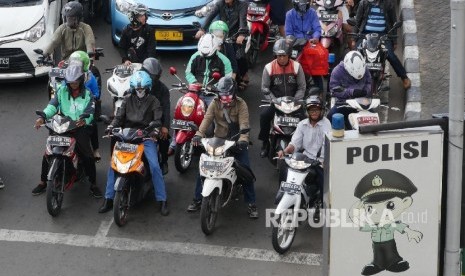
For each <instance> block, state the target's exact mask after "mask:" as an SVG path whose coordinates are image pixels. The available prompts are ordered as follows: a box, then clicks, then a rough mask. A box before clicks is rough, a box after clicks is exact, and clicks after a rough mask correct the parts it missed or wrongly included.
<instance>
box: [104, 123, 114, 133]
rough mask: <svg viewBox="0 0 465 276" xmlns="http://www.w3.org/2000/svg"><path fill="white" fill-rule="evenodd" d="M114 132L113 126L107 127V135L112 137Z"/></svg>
mask: <svg viewBox="0 0 465 276" xmlns="http://www.w3.org/2000/svg"><path fill="white" fill-rule="evenodd" d="M112 132H113V126H112V125H108V126H107V129H105V134H106V135H110V134H111V133H112Z"/></svg>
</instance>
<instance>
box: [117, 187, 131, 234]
mask: <svg viewBox="0 0 465 276" xmlns="http://www.w3.org/2000/svg"><path fill="white" fill-rule="evenodd" d="M128 213H129V187H128V186H127V185H126V186H125V187H123V189H122V190H121V191H117V192H116V195H115V200H114V203H113V217H114V220H115V223H116V225H118V226H120V227H121V226H124V225H125V224H126V223H127V218H128Z"/></svg>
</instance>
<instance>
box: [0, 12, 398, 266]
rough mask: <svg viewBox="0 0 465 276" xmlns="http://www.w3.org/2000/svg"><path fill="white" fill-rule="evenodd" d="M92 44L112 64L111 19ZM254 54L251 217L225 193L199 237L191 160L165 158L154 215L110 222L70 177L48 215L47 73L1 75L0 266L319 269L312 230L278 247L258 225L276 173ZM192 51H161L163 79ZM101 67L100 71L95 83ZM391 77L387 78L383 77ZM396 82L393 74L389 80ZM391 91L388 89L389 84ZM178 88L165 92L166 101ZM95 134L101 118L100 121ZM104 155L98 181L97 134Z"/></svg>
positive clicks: (137, 213) (247, 95)
mask: <svg viewBox="0 0 465 276" xmlns="http://www.w3.org/2000/svg"><path fill="white" fill-rule="evenodd" d="M93 27H94V32H95V35H96V39H97V46H98V47H103V48H104V49H105V57H104V58H102V59H101V60H100V61H98V63H97V66H98V67H99V68H100V70H101V71H102V72H103V71H104V69H105V68H110V67H112V66H114V65H116V64H118V63H120V57H119V54H118V52H117V50H116V48H114V46H113V45H112V43H111V40H110V26H109V25H108V24H106V23H104V22H103V20H102V21H101V22H98V24H96V25H94V26H93ZM268 50H269V51H267V53H265V54H263V55H260V57H259V64H258V65H257V66H256V67H255V68H254V69H252V70H251V73H250V76H251V82H250V86H249V88H248V89H247V91H246V92H244V93H241V94H240V96H241V97H243V98H244V99H245V100H246V101H247V103H248V104H249V110H250V120H251V127H252V131H251V137H252V141H253V143H254V145H253V146H252V147H251V148H250V150H249V154H250V159H251V164H252V169H253V170H254V172H255V174H256V176H257V182H256V184H255V185H256V187H255V189H256V193H257V205H258V208H259V214H260V218H259V219H258V220H250V219H249V218H248V216H247V213H246V205H245V204H244V203H243V202H242V201H238V202H233V203H232V204H231V205H229V206H227V207H226V208H224V209H222V210H221V212H220V215H219V219H218V221H217V230H216V232H215V233H214V234H213V235H211V236H208V237H207V236H205V235H204V234H203V233H202V231H201V229H200V220H199V214H198V213H194V214H191V213H187V212H186V211H185V209H186V207H187V205H188V204H189V203H190V201H191V199H192V197H193V190H194V183H195V176H196V165H197V162H194V164H193V165H194V166H193V167H192V168H191V169H190V171H188V172H187V173H185V174H182V175H181V174H179V173H178V172H177V171H176V169H175V167H174V164H173V160H172V159H170V161H169V168H170V172H169V174H168V175H166V177H165V182H166V187H167V193H168V201H169V205H170V209H171V213H170V215H169V216H168V217H162V216H161V215H160V214H159V211H158V208H157V206H156V204H155V202H154V201H150V200H147V201H145V202H144V203H142V205H141V206H139V207H137V208H134V209H132V210H131V213H130V220H129V222H128V224H127V225H126V226H124V227H122V228H119V227H118V226H116V225H115V224H114V223H112V214H111V212H110V213H107V214H98V213H97V210H98V208H99V207H100V205H101V203H102V201H103V200H97V199H94V198H92V197H90V196H89V195H88V189H89V187H88V185H87V184H81V183H78V184H77V185H75V186H74V187H73V188H72V189H71V190H70V191H68V192H67V193H65V199H64V206H63V210H62V213H61V214H60V216H59V217H57V218H52V217H51V216H50V215H49V214H48V213H47V210H46V203H45V194H43V195H40V196H32V194H31V190H32V189H33V187H35V185H36V184H37V183H38V181H39V174H40V161H41V156H42V154H43V152H44V145H45V140H46V137H47V131H46V130H45V129H40V130H39V131H36V130H35V129H33V124H34V121H35V119H36V115H35V112H34V111H35V110H37V109H43V108H44V107H45V106H46V104H47V92H46V85H47V81H46V79H44V78H43V79H37V80H30V81H27V82H24V83H2V84H1V91H0V130H1V131H0V133H1V134H0V141H1V143H0V145H1V155H0V175H1V176H2V177H3V179H4V180H5V183H6V187H5V188H4V189H3V190H0V248H1V249H0V267H1V272H0V275H98V274H100V275H108V274H110V273H111V274H115V275H124V274H130V273H131V274H134V275H283V274H287V275H321V255H320V253H321V250H322V232H321V229H311V228H310V227H309V226H302V227H300V228H299V231H298V232H297V237H296V239H295V241H294V244H293V247H292V249H291V251H292V253H291V254H287V255H286V256H283V257H282V256H279V255H278V254H276V253H275V252H274V251H273V248H272V245H271V228H267V227H266V226H265V209H266V208H273V207H274V205H273V201H274V196H275V190H276V182H277V180H276V179H277V173H276V171H275V170H274V169H273V167H272V166H271V164H270V163H269V162H268V161H267V160H265V159H260V158H259V151H260V143H259V141H258V140H257V139H256V138H257V135H258V130H259V125H258V114H259V108H258V105H259V102H260V98H261V93H260V90H259V85H260V78H261V73H262V69H263V67H264V65H265V63H266V62H268V61H269V60H271V49H268ZM191 54H192V52H160V53H159V55H160V56H159V58H160V60H161V62H162V65H163V68H164V69H165V73H164V75H163V77H162V81H164V82H165V83H166V84H167V85H170V84H171V83H174V82H175V79H174V77H172V76H170V75H169V74H168V73H167V72H168V68H169V66H175V67H177V68H178V71H179V72H182V71H184V68H185V65H186V63H187V61H188V59H189V56H190V55H191ZM108 76H109V75H103V83H104V84H105V83H106V79H107V78H108ZM392 85H395V84H392ZM397 85H399V83H398V84H397ZM391 95H393V93H391ZM179 96H180V94H178V93H173V94H172V95H171V102H172V106H174V104H175V103H176V100H177V99H178V98H179ZM102 100H103V113H106V114H109V113H110V112H111V109H112V107H111V100H110V97H109V94H108V92H107V91H103V92H102ZM99 128H100V133H101V134H102V133H103V129H104V128H105V126H104V125H100V126H99ZM100 142H101V146H100V148H101V149H100V151H101V153H102V156H103V157H104V158H103V160H102V162H100V163H99V164H97V179H98V182H97V183H98V185H99V186H100V188H101V189H102V190H104V188H105V183H106V170H107V168H108V166H109V162H108V161H109V142H108V141H107V140H103V139H102V140H101V141H100Z"/></svg>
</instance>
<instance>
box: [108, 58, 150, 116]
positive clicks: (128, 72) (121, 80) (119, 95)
mask: <svg viewBox="0 0 465 276" xmlns="http://www.w3.org/2000/svg"><path fill="white" fill-rule="evenodd" d="M141 68H142V64H141V63H131V64H130V65H124V64H122V65H117V66H115V67H114V68H109V69H106V70H105V73H109V72H112V73H113V74H112V75H111V77H110V78H108V80H107V91H108V93H109V94H110V96H111V99H112V100H113V114H114V115H115V116H116V113H117V112H118V109H119V108H120V107H121V104H122V103H123V99H124V96H126V95H128V94H129V88H130V87H129V81H130V79H131V76H132V74H133V73H134V72H136V71H138V70H140V69H141Z"/></svg>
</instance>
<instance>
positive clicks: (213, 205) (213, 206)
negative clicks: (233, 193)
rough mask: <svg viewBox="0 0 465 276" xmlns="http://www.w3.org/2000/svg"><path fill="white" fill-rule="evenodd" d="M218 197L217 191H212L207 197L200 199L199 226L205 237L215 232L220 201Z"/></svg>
mask: <svg viewBox="0 0 465 276" xmlns="http://www.w3.org/2000/svg"><path fill="white" fill-rule="evenodd" d="M218 195H219V194H218V189H214V190H213V192H212V193H211V194H210V195H209V196H207V197H204V198H202V206H201V208H200V224H201V226H202V231H203V233H204V234H205V235H210V234H211V233H213V231H214V230H215V223H216V218H217V217H218V210H219V199H220V197H219V196H218Z"/></svg>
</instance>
